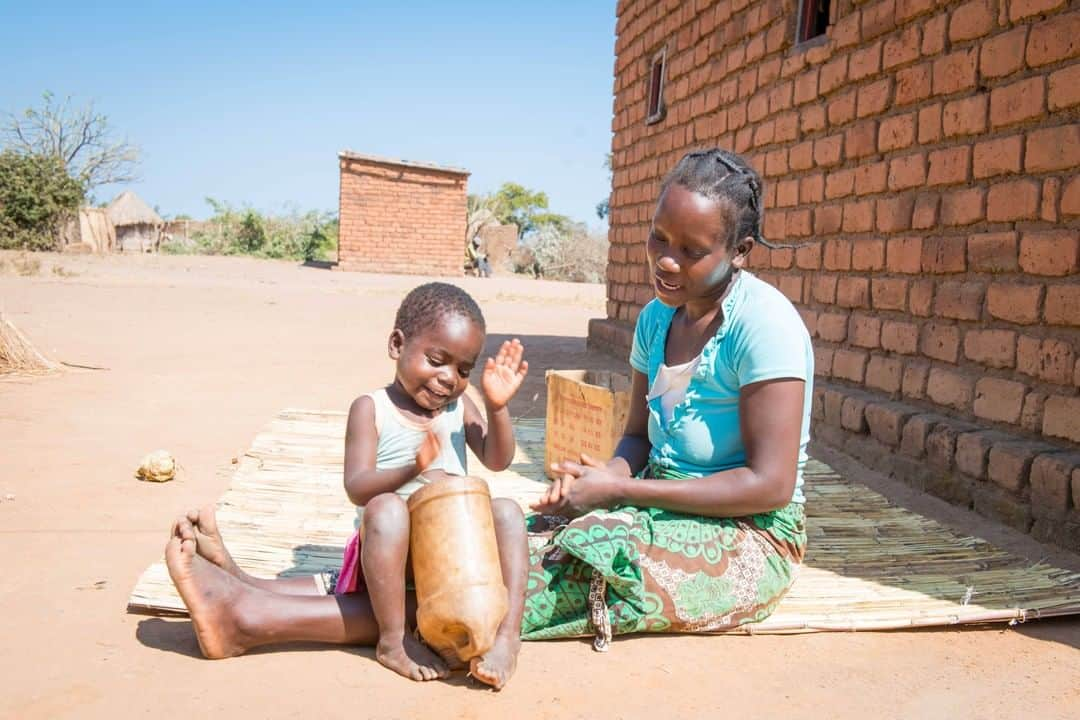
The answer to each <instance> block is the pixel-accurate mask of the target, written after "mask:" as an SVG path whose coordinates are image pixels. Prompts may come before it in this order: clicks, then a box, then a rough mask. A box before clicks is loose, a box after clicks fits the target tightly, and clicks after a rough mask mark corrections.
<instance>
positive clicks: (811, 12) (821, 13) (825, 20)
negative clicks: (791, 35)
mask: <svg viewBox="0 0 1080 720" xmlns="http://www.w3.org/2000/svg"><path fill="white" fill-rule="evenodd" d="M829 5H830V0H799V22H798V28H797V33H796V36H795V42H797V43H801V42H806V41H807V40H812V39H814V38H816V37H818V36H819V35H824V34H825V31H826V30H827V29H828V28H829Z"/></svg>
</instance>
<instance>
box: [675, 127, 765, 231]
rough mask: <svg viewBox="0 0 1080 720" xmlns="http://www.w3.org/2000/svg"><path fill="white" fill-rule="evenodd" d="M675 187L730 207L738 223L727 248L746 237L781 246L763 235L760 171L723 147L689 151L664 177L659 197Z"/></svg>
mask: <svg viewBox="0 0 1080 720" xmlns="http://www.w3.org/2000/svg"><path fill="white" fill-rule="evenodd" d="M672 185H681V186H683V187H684V188H686V189H687V190H689V191H691V192H694V193H697V194H699V195H703V196H704V197H707V198H709V199H710V200H713V201H717V202H719V201H723V202H725V203H727V204H728V205H729V206H730V208H731V210H732V212H733V214H734V221H735V222H734V223H733V225H734V232H733V234H732V235H731V237H729V238H728V247H732V246H733V245H734V244H735V243H736V242H738V241H739V240H741V239H742V238H745V237H750V238H753V239H754V241H755V242H759V243H761V244H762V245H764V246H765V247H768V248H777V247H780V246H779V245H775V244H773V243H771V242H769V241H768V240H766V239H765V238H764V237H763V236H762V234H761V229H762V227H763V226H764V223H765V219H764V218H765V202H764V195H763V193H764V186H763V184H762V181H761V177H760V176H759V175H758V174H757V172H756V171H755V170H754V169H753V168H752V167H750V166H749V165H748V164H747V162H746V161H745V160H743V159H742V157H740V156H739V155H736V154H735V153H732V152H728V151H727V150H721V149H720V148H711V149H708V150H696V151H693V152H689V153H687V154H686V155H684V156H683V158H682V160H680V161H679V163H678V164H677V165H676V166H675V167H674V168H672V170H671V172H669V173H668V174H667V177H665V178H664V182H663V184H661V186H660V196H661V197H663V195H664V193H665V192H667V190H668V188H670V187H671V186H672Z"/></svg>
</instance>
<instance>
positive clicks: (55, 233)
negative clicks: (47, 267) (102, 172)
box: [0, 150, 85, 250]
mask: <svg viewBox="0 0 1080 720" xmlns="http://www.w3.org/2000/svg"><path fill="white" fill-rule="evenodd" d="M84 195H85V193H84V191H83V186H82V185H81V184H80V183H79V182H78V181H77V180H74V179H72V178H70V177H68V174H67V172H65V170H64V165H63V163H62V162H60V160H59V159H57V158H55V157H51V156H42V155H29V154H20V153H16V152H14V151H12V150H5V151H4V152H2V153H0V248H21V249H24V250H51V249H55V248H57V247H58V245H59V240H60V229H61V226H62V224H63V223H64V222H65V221H66V220H68V219H70V218H71V217H72V216H73V215H74V214H75V213H76V212H77V211H78V208H79V204H80V203H81V202H82V200H83V197H84Z"/></svg>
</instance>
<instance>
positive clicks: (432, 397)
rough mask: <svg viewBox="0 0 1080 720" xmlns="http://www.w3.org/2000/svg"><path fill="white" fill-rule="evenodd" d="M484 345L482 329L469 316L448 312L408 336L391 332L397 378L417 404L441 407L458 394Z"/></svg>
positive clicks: (424, 406) (466, 382)
mask: <svg viewBox="0 0 1080 720" xmlns="http://www.w3.org/2000/svg"><path fill="white" fill-rule="evenodd" d="M483 348H484V333H483V332H482V331H481V330H480V328H478V327H477V326H476V323H474V322H473V321H472V320H470V319H469V318H466V317H462V316H460V315H447V316H444V317H443V318H442V319H440V320H439V321H438V322H437V323H435V324H434V325H432V326H430V327H428V328H426V329H424V330H421V331H420V332H418V333H415V334H413V335H411V336H409V337H405V335H404V334H403V333H402V332H401V331H400V330H394V332H392V333H391V334H390V344H389V351H390V357H391V359H393V360H396V361H397V382H398V383H399V384H400V385H401V387H402V388H403V389H404V390H405V392H406V393H408V395H409V397H411V398H412V399H413V400H414V401H415V402H416V404H417V405H418V406H420V408H422V409H424V410H440V409H442V408H444V407H446V406H447V405H449V404H450V403H451V402H453V401H454V400H456V399H457V398H458V397H460V396H461V393H463V392H465V388H466V387H467V386H468V385H469V372H470V371H471V370H472V369H473V367H474V366H475V365H476V359H477V358H478V357H479V356H480V351H481V350H483Z"/></svg>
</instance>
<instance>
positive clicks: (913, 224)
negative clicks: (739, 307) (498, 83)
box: [589, 0, 1080, 549]
mask: <svg viewBox="0 0 1080 720" xmlns="http://www.w3.org/2000/svg"><path fill="white" fill-rule="evenodd" d="M617 15H618V20H617V28H616V33H617V41H616V61H615V83H614V120H613V132H614V138H613V143H612V169H613V187H612V194H611V199H610V207H611V216H610V223H611V225H610V228H611V229H610V239H611V246H610V251H609V258H608V260H609V262H608V270H607V288H608V293H607V294H608V301H607V317H605V318H602V319H598V320H594V321H593V322H592V323H591V325H590V330H589V342H590V345H592V346H594V347H603V348H606V349H609V350H615V351H616V352H619V353H620V354H625V353H626V352H627V350H628V348H629V345H630V340H631V337H632V332H633V324H634V321H635V319H636V318H637V315H638V313H639V312H640V310H641V308H642V306H643V305H644V304H645V303H647V302H648V301H649V300H650V299H651V298H652V296H653V295H652V289H651V285H650V278H649V275H648V271H647V268H646V258H645V241H646V237H647V234H648V231H649V224H650V220H651V216H652V212H653V208H654V206H655V203H656V199H657V193H658V190H659V187H660V183H661V180H662V178H663V176H664V174H665V173H666V172H667V171H668V170H670V169H671V168H672V167H673V166H674V164H675V163H676V162H677V160H678V159H679V157H681V156H682V154H683V153H685V152H686V151H688V150H691V149H694V148H699V147H705V146H721V147H724V148H728V149H732V150H734V151H736V152H739V153H742V154H744V155H746V156H747V157H748V158H749V159H750V161H751V162H752V164H753V165H754V167H755V168H757V170H758V171H759V172H760V173H761V175H762V176H763V178H764V179H765V182H766V185H767V195H766V201H765V205H766V208H767V209H766V218H765V226H764V236H765V238H767V239H768V240H770V241H771V242H773V243H776V244H778V245H781V247H779V248H778V249H773V250H770V249H768V248H766V247H763V246H761V245H759V246H758V247H757V248H756V249H755V251H754V252H753V254H752V256H751V269H752V272H754V273H756V274H758V275H759V276H760V277H761V278H763V279H765V280H767V281H768V282H770V283H772V284H773V285H775V286H776V287H777V288H779V289H780V290H781V291H782V292H783V293H784V294H785V295H786V296H787V297H788V298H789V299H790V300H791V301H792V302H793V303H794V304H795V305H796V307H797V308H798V309H799V312H800V313H801V314H802V317H803V319H804V321H805V323H806V327H807V328H808V329H809V331H810V333H811V335H812V337H813V341H814V344H815V348H816V350H815V362H816V372H817V377H816V380H815V389H814V405H813V408H814V411H813V412H814V436H815V440H816V442H818V443H821V444H824V445H828V446H832V447H834V448H839V449H842V450H844V451H845V452H847V453H849V454H851V455H854V456H855V457H856V458H858V459H859V460H861V461H862V462H863V463H865V464H867V465H869V466H871V467H873V468H875V469H877V470H879V471H882V472H884V473H887V474H892V475H894V476H896V477H899V478H901V479H903V480H904V481H906V482H907V483H910V484H911V485H913V486H915V487H917V488H920V489H925V490H926V491H928V492H930V493H933V494H934V495H937V496H939V497H942V498H945V499H946V500H949V501H951V502H953V503H956V504H959V505H961V506H965V507H969V508H973V509H974V510H976V511H977V512H979V513H982V514H984V515H986V516H989V517H992V518H996V519H998V520H1000V521H1002V522H1004V523H1007V524H1008V525H1011V526H1013V527H1015V528H1018V529H1020V530H1021V531H1025V532H1030V533H1031V534H1033V535H1034V536H1035V537H1037V538H1038V539H1040V540H1049V541H1053V542H1056V543H1059V544H1062V545H1064V546H1066V547H1070V548H1072V549H1080V509H1078V508H1080V459H1078V458H1080V454H1078V453H1080V275H1078V260H1080V258H1078V253H1080V250H1078V244H1080V177H1078V173H1077V168H1078V166H1080V40H1078V38H1080V10H1077V9H1076V4H1075V3H1071V2H1067V1H1066V0H972V1H969V2H960V1H952V0H945V1H939V2H935V1H934V0H876V1H874V2H858V1H853V0H715V1H710V0H705V1H699V2H671V1H669V2H657V1H654V0H622V1H621V2H619V3H618V8H617ZM785 244H786V245H788V247H783V245H785Z"/></svg>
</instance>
